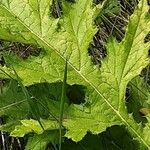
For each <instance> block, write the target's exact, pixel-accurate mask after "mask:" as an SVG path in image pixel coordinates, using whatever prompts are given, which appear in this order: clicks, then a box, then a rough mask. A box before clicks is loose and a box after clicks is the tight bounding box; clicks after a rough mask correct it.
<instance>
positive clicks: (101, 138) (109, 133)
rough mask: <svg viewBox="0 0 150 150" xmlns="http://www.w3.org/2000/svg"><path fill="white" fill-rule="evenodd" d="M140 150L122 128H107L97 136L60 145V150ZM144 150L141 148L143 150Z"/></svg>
mask: <svg viewBox="0 0 150 150" xmlns="http://www.w3.org/2000/svg"><path fill="white" fill-rule="evenodd" d="M70 147H71V149H72V150H84V149H86V150H99V149H101V150H106V149H109V150H121V149H123V150H127V149H132V150H137V149H138V150H142V148H140V145H139V144H138V143H137V142H136V141H135V140H133V139H132V137H131V135H130V134H129V133H128V132H127V130H125V128H124V127H123V126H113V127H110V128H107V130H106V131H105V132H102V133H100V134H98V135H91V134H90V133H88V134H87V135H86V136H85V137H84V138H83V140H81V141H80V142H78V143H76V142H73V141H71V140H66V141H65V142H64V143H63V144H62V150H69V149H70ZM144 149H146V148H145V147H143V150H144Z"/></svg>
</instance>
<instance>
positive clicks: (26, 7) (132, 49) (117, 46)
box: [0, 0, 150, 148]
mask: <svg viewBox="0 0 150 150" xmlns="http://www.w3.org/2000/svg"><path fill="white" fill-rule="evenodd" d="M49 4H50V1H49V0H43V1H33V0H29V1H22V2H20V1H18V0H9V1H5V0H2V1H1V3H0V32H1V34H0V38H2V39H5V40H15V41H19V42H24V43H28V44H33V45H36V46H37V47H41V48H43V49H44V50H45V51H44V50H43V52H42V53H41V54H40V56H39V57H30V58H28V59H27V60H22V59H21V58H18V57H17V56H13V55H7V57H6V56H5V59H6V62H7V66H9V65H13V66H14V68H15V70H16V71H17V73H18V75H19V77H20V78H21V79H22V81H23V83H24V85H32V84H35V83H40V82H44V81H45V80H46V81H47V82H56V81H60V80H61V81H62V80H63V72H64V64H65V60H66V58H68V84H80V85H83V86H85V87H86V88H87V91H86V102H88V104H89V105H90V111H87V109H89V107H87V106H86V105H83V106H82V105H80V106H79V105H71V106H70V107H69V108H68V109H66V112H65V114H66V116H67V117H66V118H65V119H64V122H63V124H64V125H65V127H66V128H67V130H68V131H67V132H66V136H67V137H68V138H72V139H73V140H74V141H79V140H81V139H82V138H83V137H84V136H85V134H86V133H87V131H90V132H92V133H94V134H98V133H100V132H103V131H104V130H106V128H107V127H110V126H112V125H118V124H124V125H125V126H126V127H127V128H128V130H129V131H130V133H131V134H132V135H133V137H135V138H137V139H138V140H139V141H140V142H141V143H142V144H143V145H145V146H147V147H148V148H149V147H150V141H149V138H148V136H147V135H146V134H145V133H146V130H147V126H146V127H145V128H144V129H143V126H142V125H140V124H138V123H137V122H136V121H135V120H134V119H133V117H132V116H131V115H129V114H128V112H127V109H126V106H125V98H124V97H125V91H126V86H127V84H128V82H129V81H130V80H131V79H133V78H134V77H135V76H137V75H138V74H140V72H141V70H142V69H143V68H144V67H146V66H147V65H148V63H149V59H148V58H147V55H148V49H149V44H148V43H144V37H145V36H146V35H147V33H148V32H149V29H148V28H147V27H148V26H150V21H149V19H148V17H146V15H147V12H148V9H149V8H148V6H147V1H146V0H141V1H140V3H139V5H138V7H137V9H136V10H135V12H134V14H133V15H132V16H131V17H130V19H129V23H128V27H127V29H126V34H125V38H124V39H123V41H122V42H120V43H118V42H117V41H116V40H115V39H110V40H109V42H108V44H107V51H108V56H107V58H106V59H104V60H103V62H102V67H101V68H99V66H94V65H93V64H92V62H91V60H90V58H89V56H88V52H87V49H88V46H89V43H90V42H91V41H92V38H93V36H94V34H95V33H96V32H97V29H96V27H95V25H94V19H95V11H97V9H96V8H95V7H94V6H93V4H92V0H77V1H76V3H69V2H66V1H63V16H62V18H61V19H54V18H53V17H52V16H50V15H49V14H50V12H49ZM3 69H4V70H5V71H7V72H8V73H9V74H10V75H12V76H14V75H13V73H12V71H11V69H9V68H7V67H6V66H5V67H3ZM89 105H88V106H89ZM77 129H78V130H77Z"/></svg>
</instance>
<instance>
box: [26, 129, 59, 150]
mask: <svg viewBox="0 0 150 150" xmlns="http://www.w3.org/2000/svg"><path fill="white" fill-rule="evenodd" d="M49 143H53V144H57V143H58V132H57V131H46V132H44V133H43V134H40V135H37V134H35V135H34V136H33V137H30V138H29V140H28V143H27V145H26V148H25V149H26V150H44V149H46V147H47V145H48V144H49Z"/></svg>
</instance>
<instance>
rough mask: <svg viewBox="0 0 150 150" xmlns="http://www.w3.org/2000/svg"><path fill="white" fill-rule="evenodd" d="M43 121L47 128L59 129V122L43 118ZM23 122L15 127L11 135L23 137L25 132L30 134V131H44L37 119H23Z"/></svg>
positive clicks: (39, 132)
mask: <svg viewBox="0 0 150 150" xmlns="http://www.w3.org/2000/svg"><path fill="white" fill-rule="evenodd" d="M41 123H42V124H43V127H44V129H45V130H54V129H58V124H57V123H56V122H55V121H50V120H43V119H41ZM21 124H22V125H18V126H16V127H15V129H14V130H13V131H12V132H11V136H14V137H23V136H24V135H25V134H28V133H30V132H34V133H37V134H42V133H43V129H42V127H41V126H40V124H39V122H38V121H36V120H33V119H30V120H21Z"/></svg>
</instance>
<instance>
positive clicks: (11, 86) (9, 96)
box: [0, 80, 29, 121]
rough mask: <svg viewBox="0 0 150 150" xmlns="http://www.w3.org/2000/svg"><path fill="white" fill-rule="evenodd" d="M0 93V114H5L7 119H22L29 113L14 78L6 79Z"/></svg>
mask: <svg viewBox="0 0 150 150" xmlns="http://www.w3.org/2000/svg"><path fill="white" fill-rule="evenodd" d="M5 84H6V85H5V86H4V87H2V92H1V93H0V100H1V103H0V116H7V117H8V118H7V120H9V121H17V120H20V119H24V118H26V117H27V116H28V114H29V106H28V104H27V99H26V97H25V96H24V94H23V92H22V90H21V87H20V86H18V83H17V82H16V81H15V80H11V81H7V82H6V83H5Z"/></svg>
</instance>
